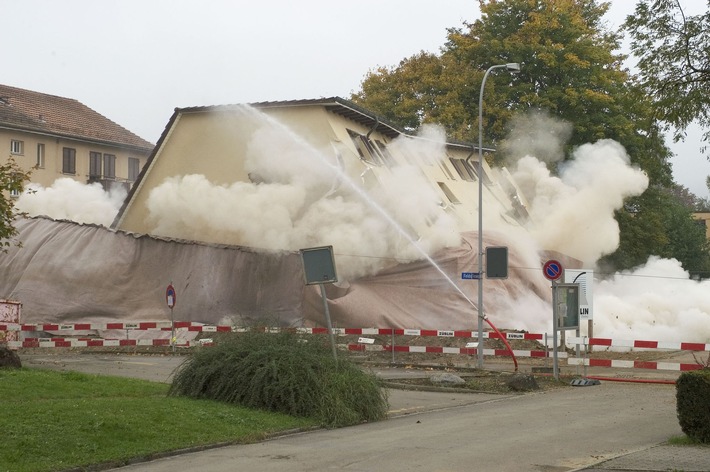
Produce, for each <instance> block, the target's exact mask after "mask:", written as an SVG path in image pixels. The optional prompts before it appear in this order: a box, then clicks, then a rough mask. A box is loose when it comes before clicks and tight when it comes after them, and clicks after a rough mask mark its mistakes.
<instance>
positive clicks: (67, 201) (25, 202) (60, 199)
mask: <svg viewBox="0 0 710 472" xmlns="http://www.w3.org/2000/svg"><path fill="white" fill-rule="evenodd" d="M126 195H127V192H126V190H125V188H124V187H122V186H118V185H117V186H114V187H112V188H111V189H110V190H109V191H108V192H106V191H104V189H103V187H102V186H101V184H99V183H92V184H88V185H86V184H83V183H81V182H77V181H76V180H73V179H70V178H68V177H62V178H59V179H57V180H55V181H54V183H52V185H51V186H49V187H43V186H42V185H39V184H36V183H30V184H28V185H27V187H26V188H25V189H24V191H23V192H22V194H21V195H20V196H19V197H18V199H17V201H16V202H15V209H16V210H17V211H19V212H23V213H25V214H27V215H28V216H47V217H49V218H53V219H55V220H71V221H75V222H77V223H84V224H87V223H92V224H99V225H104V226H107V227H108V226H110V225H111V223H112V222H113V219H114V217H115V216H116V214H117V213H118V210H119V208H120V207H121V204H122V203H123V200H124V199H125V198H126Z"/></svg>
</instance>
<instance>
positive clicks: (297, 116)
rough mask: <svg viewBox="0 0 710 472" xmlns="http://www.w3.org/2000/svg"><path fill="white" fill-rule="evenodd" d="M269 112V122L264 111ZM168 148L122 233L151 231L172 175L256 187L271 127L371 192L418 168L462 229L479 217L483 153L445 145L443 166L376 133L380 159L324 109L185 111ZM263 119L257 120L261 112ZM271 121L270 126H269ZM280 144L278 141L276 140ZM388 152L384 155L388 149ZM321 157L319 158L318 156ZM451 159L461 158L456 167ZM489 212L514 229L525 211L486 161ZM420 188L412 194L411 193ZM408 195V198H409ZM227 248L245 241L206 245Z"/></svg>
mask: <svg viewBox="0 0 710 472" xmlns="http://www.w3.org/2000/svg"><path fill="white" fill-rule="evenodd" d="M262 112H263V113H264V114H266V115H267V118H266V119H264V118H263V115H260V114H261V113H262ZM176 113H177V115H176V116H175V117H174V118H173V123H172V125H171V127H170V129H169V130H167V134H166V135H165V137H164V139H163V141H162V144H161V146H160V147H159V148H157V149H156V154H155V156H154V157H153V160H152V161H151V163H150V168H149V169H148V170H147V172H146V173H145V175H144V177H143V178H142V180H141V181H140V183H139V186H138V187H137V188H136V189H134V194H133V195H132V198H131V200H130V201H129V202H128V204H127V206H126V208H125V209H124V211H123V212H122V214H121V216H120V218H119V220H118V221H117V222H116V223H115V224H114V226H115V227H116V228H117V229H121V230H125V231H131V232H136V233H143V234H152V230H153V228H152V227H151V224H150V222H148V221H147V217H148V209H147V205H146V202H147V199H148V196H149V193H150V190H151V189H153V188H155V187H157V186H158V185H160V184H161V183H163V182H164V181H165V179H168V178H171V177H178V176H183V175H188V174H202V175H204V176H205V177H206V178H207V179H208V180H209V181H210V182H211V183H213V184H217V185H225V184H232V183H234V182H258V181H259V180H260V176H255V175H249V171H248V169H247V168H246V167H245V165H246V160H247V158H248V153H249V149H250V145H254V143H253V140H255V139H261V140H262V141H261V142H260V143H259V145H263V143H264V142H265V141H266V142H270V141H269V140H270V138H269V136H268V135H266V134H265V133H268V128H269V127H274V128H275V129H276V130H278V131H281V132H287V133H292V134H293V140H295V141H300V142H302V143H304V145H306V146H308V147H310V148H311V151H309V152H313V153H314V154H316V155H317V154H318V153H321V154H322V155H323V157H324V158H326V159H328V160H329V162H332V158H333V156H334V155H336V156H338V157H337V161H338V163H339V165H340V166H341V167H342V169H343V171H344V173H345V174H347V175H348V176H349V178H350V179H352V180H354V181H356V182H358V183H360V184H361V185H363V186H364V187H365V188H366V189H368V188H374V187H376V186H379V185H381V184H382V181H386V177H387V175H386V174H387V173H390V172H391V171H392V167H394V166H395V165H414V166H416V167H418V168H419V170H420V171H421V173H422V174H423V175H424V176H425V177H426V179H427V181H428V183H429V185H430V186H431V188H432V189H433V190H434V191H435V192H436V193H437V194H438V195H439V198H440V201H441V206H442V207H444V208H445V209H446V211H447V212H449V213H451V214H452V215H454V216H455V217H456V219H457V220H458V221H459V223H460V227H461V230H462V231H466V230H469V231H470V230H475V229H476V228H477V218H478V207H479V205H478V180H477V177H476V176H475V175H473V174H475V172H476V169H475V167H476V166H477V161H478V155H477V154H475V155H473V156H472V155H471V154H472V151H471V148H470V147H468V146H458V147H457V146H447V148H446V151H445V152H446V156H447V158H446V159H444V160H443V161H440V160H437V159H435V158H434V156H432V155H428V154H427V152H426V151H425V150H426V149H431V148H432V146H431V144H429V145H424V143H423V141H421V140H420V139H419V138H414V137H407V136H399V137H398V138H396V139H397V140H398V141H399V140H402V139H404V140H409V141H411V142H410V144H412V145H411V146H407V145H404V146H403V145H402V144H401V143H397V144H395V143H394V141H393V140H392V139H390V138H389V137H388V136H386V135H384V134H382V133H379V132H372V133H371V134H370V135H369V137H367V139H366V140H367V141H368V142H369V143H370V144H371V145H373V146H376V147H377V148H378V149H379V151H377V152H375V153H374V154H377V156H373V155H371V153H368V150H367V148H366V146H365V147H364V146H363V144H362V140H363V138H364V137H365V136H367V135H368V133H370V129H369V128H367V127H366V126H365V125H363V124H360V123H359V122H356V121H353V120H349V119H347V118H345V117H343V116H341V115H338V114H335V113H331V112H329V111H327V110H326V109H325V108H324V107H323V106H319V105H311V106H294V107H288V106H286V107H278V108H277V107H273V108H264V109H260V111H254V110H253V109H249V108H248V107H245V108H240V107H225V108H218V109H217V110H214V109H211V110H208V111H205V110H204V109H196V110H194V111H193V110H189V109H188V110H179V111H177V112H176ZM254 114H257V115H259V117H258V119H255V115H254ZM264 120H266V121H264ZM275 139H278V138H275ZM383 149H384V150H383ZM273 152H279V147H278V143H276V142H274V143H273ZM316 157H317V156H316ZM469 158H471V159H470V163H469V164H468V166H469V169H470V170H469V171H468V173H465V172H462V167H461V166H462V165H463V164H461V163H462V162H464V161H466V160H467V159H469ZM451 159H454V160H457V163H458V169H457V168H456V167H455V166H454V165H453V163H452V161H451ZM484 174H485V175H486V177H484V182H485V186H484V192H483V199H484V207H485V208H489V207H490V208H492V209H493V208H495V211H491V212H488V214H485V215H484V216H485V219H486V222H487V224H490V223H491V222H494V221H495V220H500V219H506V222H507V223H508V224H509V223H510V222H511V221H512V222H513V223H516V222H517V223H518V224H523V220H524V219H525V216H526V214H525V212H524V211H523V212H517V213H516V207H515V205H514V203H513V198H512V197H513V195H514V194H516V193H517V194H519V193H520V192H517V189H516V188H515V186H514V185H513V184H512V181H511V180H509V179H508V178H507V177H506V176H505V175H504V173H502V172H501V171H499V170H495V169H491V168H490V167H489V166H488V164H487V163H485V161H484ZM416 191H418V190H417V189H412V192H416ZM406 197H407V196H406V195H402V198H406ZM206 242H215V243H224V244H240V242H239V241H206Z"/></svg>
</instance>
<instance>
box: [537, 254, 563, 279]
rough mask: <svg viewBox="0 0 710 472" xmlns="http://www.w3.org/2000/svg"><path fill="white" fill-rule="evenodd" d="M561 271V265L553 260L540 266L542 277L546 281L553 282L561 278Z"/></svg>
mask: <svg viewBox="0 0 710 472" xmlns="http://www.w3.org/2000/svg"><path fill="white" fill-rule="evenodd" d="M563 271H564V269H563V268H562V264H560V262H559V261H556V260H554V259H550V260H549V261H547V262H545V265H544V266H542V275H544V276H545V278H546V279H547V280H551V281H553V282H554V281H555V280H558V279H559V278H560V277H562V272H563Z"/></svg>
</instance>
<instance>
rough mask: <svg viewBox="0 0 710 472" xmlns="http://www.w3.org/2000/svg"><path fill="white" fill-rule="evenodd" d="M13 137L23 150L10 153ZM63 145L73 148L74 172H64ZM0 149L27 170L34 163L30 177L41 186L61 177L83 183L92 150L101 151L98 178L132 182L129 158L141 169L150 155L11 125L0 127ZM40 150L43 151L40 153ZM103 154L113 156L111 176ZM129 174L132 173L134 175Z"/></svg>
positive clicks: (86, 178)
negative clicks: (106, 167)
mask: <svg viewBox="0 0 710 472" xmlns="http://www.w3.org/2000/svg"><path fill="white" fill-rule="evenodd" d="M12 141H19V142H21V143H22V144H21V147H22V152H21V153H20V154H14V153H12V150H13V149H11V146H12ZM64 148H68V149H74V150H75V166H74V172H73V173H70V172H66V171H67V170H68V169H64V168H63V154H64V151H63V150H64ZM38 149H39V150H38ZM0 150H2V151H4V152H3V154H5V155H6V156H12V157H13V158H14V159H15V161H16V162H17V163H18V164H19V165H20V167H22V168H23V169H24V170H30V169H32V168H33V167H35V166H37V167H36V168H34V169H32V175H31V176H30V181H31V182H33V183H37V184H40V185H42V186H43V187H49V186H51V185H52V183H53V182H54V181H55V180H56V179H58V178H60V177H69V178H72V179H74V180H76V181H79V182H82V183H87V182H89V180H90V179H89V177H90V175H89V160H90V158H89V156H90V153H91V152H96V153H100V154H101V159H100V160H101V175H99V176H97V177H100V178H101V179H98V180H102V179H103V180H106V181H117V182H124V183H132V182H133V181H134V180H135V177H137V176H129V159H130V158H134V159H138V171H140V169H141V168H142V167H143V165H144V164H145V163H146V161H147V159H148V155H149V152H147V151H139V150H131V149H126V148H122V147H118V146H111V145H106V144H97V143H91V142H88V141H80V140H72V139H68V138H59V137H56V136H49V135H42V134H37V133H30V132H26V131H16V130H11V129H0ZM42 153H43V155H41V154H42ZM104 154H107V155H113V156H115V169H114V174H115V176H114V177H113V178H109V177H107V172H106V169H104V166H103V161H104ZM0 155H1V154H0ZM129 177H133V179H130V178H129ZM92 180H93V179H92Z"/></svg>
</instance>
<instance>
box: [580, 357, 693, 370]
mask: <svg viewBox="0 0 710 472" xmlns="http://www.w3.org/2000/svg"><path fill="white" fill-rule="evenodd" d="M567 365H583V366H587V367H611V368H618V369H652V370H674V371H678V372H686V371H689V370H698V369H702V368H703V366H702V365H699V364H686V363H677V362H654V361H626V360H612V359H581V358H578V357H575V358H571V359H567Z"/></svg>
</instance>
